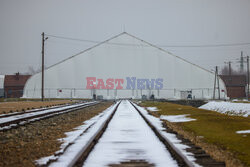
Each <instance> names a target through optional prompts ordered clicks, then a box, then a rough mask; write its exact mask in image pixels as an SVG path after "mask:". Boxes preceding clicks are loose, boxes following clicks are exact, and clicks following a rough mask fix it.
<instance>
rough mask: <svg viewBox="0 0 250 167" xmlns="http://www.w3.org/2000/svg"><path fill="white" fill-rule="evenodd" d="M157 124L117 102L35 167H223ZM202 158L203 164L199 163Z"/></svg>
mask: <svg viewBox="0 0 250 167" xmlns="http://www.w3.org/2000/svg"><path fill="white" fill-rule="evenodd" d="M161 123H162V122H161V121H160V120H159V119H158V118H155V117H153V116H150V115H149V114H148V113H147V112H146V111H145V110H143V108H141V107H139V106H137V105H136V104H134V103H132V102H129V101H125V100H123V101H120V102H117V103H116V104H114V105H113V106H112V107H110V108H109V109H108V110H107V111H105V113H103V115H102V116H100V118H99V119H98V120H96V122H94V123H92V124H91V125H90V126H88V127H87V128H86V130H85V131H84V132H83V133H81V134H80V135H79V136H78V137H76V138H75V140H74V141H73V142H71V143H69V144H68V145H67V146H66V147H65V148H64V149H63V150H61V151H59V152H57V153H55V154H54V155H53V156H51V157H50V158H45V159H46V162H45V163H43V164H40V165H39V166H52V167H53V166H68V167H71V166H77V167H78V166H87V167H88V166H93V167H97V166H110V167H131V166H133V167H142V166H143V167H152V166H170V167H171V166H188V167H193V166H199V165H200V166H225V164H224V163H221V162H216V161H215V160H213V159H211V157H208V156H207V154H205V153H204V152H203V151H202V150H200V148H198V147H197V149H196V147H195V146H191V144H189V145H183V144H181V143H180V142H183V141H181V139H180V136H178V137H176V134H173V133H170V132H169V131H167V129H166V128H164V127H163V126H162V125H161ZM171 138H172V139H171ZM173 138H174V139H173ZM177 138H178V139H177ZM183 140H184V139H183ZM177 141H178V142H177ZM185 142H186V143H187V141H185ZM188 150H189V151H188ZM195 151H196V152H197V154H195V153H194V152H195ZM198 154H200V156H197V155H198ZM204 157H206V158H207V159H206V160H205V161H204V160H200V159H202V158H204Z"/></svg>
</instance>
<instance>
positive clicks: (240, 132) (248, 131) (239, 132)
mask: <svg viewBox="0 0 250 167" xmlns="http://www.w3.org/2000/svg"><path fill="white" fill-rule="evenodd" d="M236 133H238V134H242V133H243V134H244V133H250V130H240V131H237V132H236Z"/></svg>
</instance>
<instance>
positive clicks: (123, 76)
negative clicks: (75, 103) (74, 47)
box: [23, 32, 227, 99]
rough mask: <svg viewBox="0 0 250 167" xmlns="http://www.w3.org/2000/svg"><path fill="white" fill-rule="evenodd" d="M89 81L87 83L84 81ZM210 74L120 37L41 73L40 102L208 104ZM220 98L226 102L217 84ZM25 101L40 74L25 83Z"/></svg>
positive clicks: (38, 82) (222, 87)
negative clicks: (98, 100)
mask: <svg viewBox="0 0 250 167" xmlns="http://www.w3.org/2000/svg"><path fill="white" fill-rule="evenodd" d="M89 77H91V78H89ZM214 78H215V75H214V73H212V72H210V71H208V70H206V69H203V68H201V67H199V66H197V65H195V64H192V63H190V62H188V61H186V60H184V59H182V58H180V57H177V56H175V55H173V54H171V53H169V52H167V51H165V50H163V49H161V48H158V47H156V46H154V45H152V44H150V43H148V42H145V41H143V40H141V39H138V38H137V37H134V36H132V35H130V34H128V33H126V32H124V33H121V34H119V35H117V36H115V37H113V38H111V39H109V40H107V41H104V42H102V43H99V44H97V45H96V46H94V47H92V48H89V49H87V50H85V51H83V52H81V53H79V54H77V55H74V56H72V57H70V58H68V59H66V60H64V61H61V62H59V63H57V64H55V65H53V66H51V67H49V68H47V69H46V70H45V90H44V95H45V98H92V97H93V96H99V97H103V98H104V99H114V98H138V99H139V98H142V96H143V97H147V98H148V97H152V95H153V96H154V97H155V98H165V99H186V98H187V97H188V96H189V97H192V98H196V99H211V98H213V88H214ZM219 92H220V97H221V98H227V96H226V88H225V85H224V82H223V81H222V80H221V79H219V91H218V90H216V98H218V96H219ZM23 97H26V98H40V97H41V73H37V74H35V75H33V76H32V77H31V78H30V79H29V80H28V81H27V83H26V85H25V89H24V96H23Z"/></svg>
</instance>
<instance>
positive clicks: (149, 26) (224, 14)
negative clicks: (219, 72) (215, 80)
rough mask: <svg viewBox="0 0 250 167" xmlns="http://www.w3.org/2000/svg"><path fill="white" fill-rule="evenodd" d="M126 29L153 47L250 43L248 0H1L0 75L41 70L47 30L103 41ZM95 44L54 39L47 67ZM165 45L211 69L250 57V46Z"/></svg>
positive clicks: (67, 35)
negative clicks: (43, 44) (43, 38)
mask: <svg viewBox="0 0 250 167" xmlns="http://www.w3.org/2000/svg"><path fill="white" fill-rule="evenodd" d="M124 29H125V31H126V32H128V33H130V34H132V35H135V36H137V37H139V38H141V39H143V40H145V41H147V42H150V43H152V44H155V45H165V46H173V45H174V46H193V45H217V44H232V43H250V1H249V0H71V1H69V0H22V1H20V0H0V58H1V59H0V74H12V73H15V72H18V71H19V72H26V71H27V70H28V67H29V66H32V67H34V68H35V69H37V68H39V67H40V66H41V63H40V62H41V33H42V32H43V31H44V32H45V33H47V34H52V35H58V36H65V37H72V38H80V39H89V40H95V41H104V40H106V39H108V38H111V37H113V36H115V35H117V34H119V33H121V32H123V31H124ZM93 45H94V44H93V43H85V42H79V41H69V40H62V39H56V38H52V37H50V38H49V39H48V40H47V41H46V61H45V62H46V66H50V65H52V64H55V63H57V62H58V61H60V60H63V59H65V58H67V57H69V56H72V55H73V54H75V53H78V52H79V51H82V50H84V49H86V48H88V47H90V46H93ZM162 48H164V49H165V50H168V51H170V52H172V53H173V54H175V55H177V56H180V57H182V58H184V59H186V60H188V61H190V62H192V63H195V64H197V65H200V66H202V67H204V68H206V69H208V70H211V69H212V68H214V66H216V65H218V66H219V67H223V64H224V61H233V62H236V58H239V57H240V51H241V50H243V51H244V54H245V55H246V54H248V55H250V45H243V46H230V47H162ZM237 66H238V64H237V63H234V67H235V68H237Z"/></svg>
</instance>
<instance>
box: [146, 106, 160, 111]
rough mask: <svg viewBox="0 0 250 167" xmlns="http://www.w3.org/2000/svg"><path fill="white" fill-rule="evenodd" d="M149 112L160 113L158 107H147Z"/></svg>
mask: <svg viewBox="0 0 250 167" xmlns="http://www.w3.org/2000/svg"><path fill="white" fill-rule="evenodd" d="M147 110H149V111H159V110H158V108H157V107H147Z"/></svg>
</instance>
